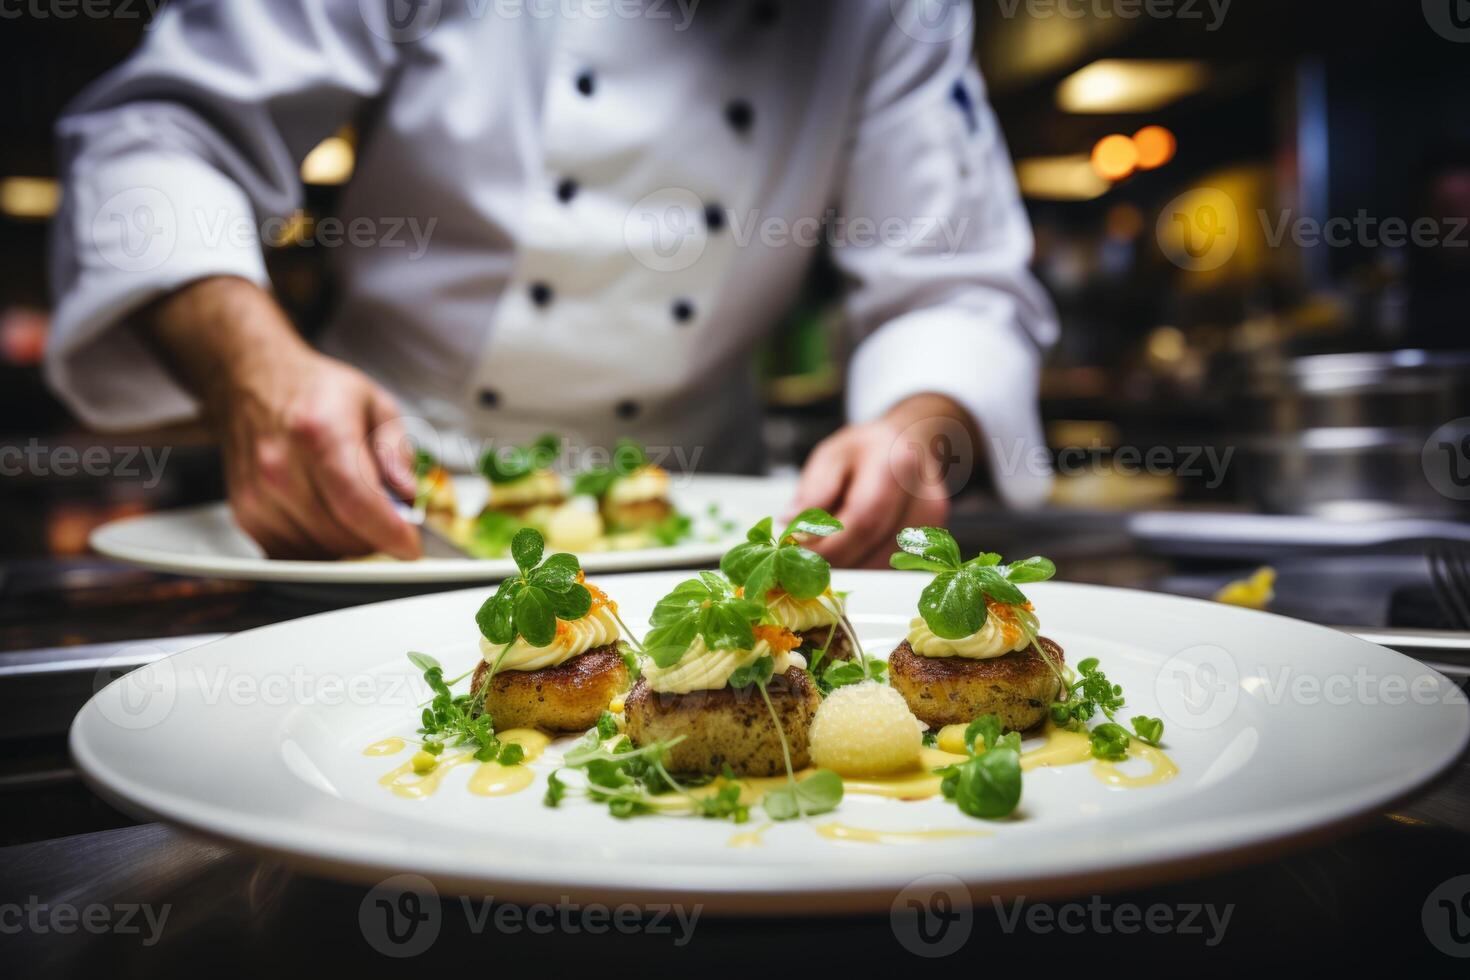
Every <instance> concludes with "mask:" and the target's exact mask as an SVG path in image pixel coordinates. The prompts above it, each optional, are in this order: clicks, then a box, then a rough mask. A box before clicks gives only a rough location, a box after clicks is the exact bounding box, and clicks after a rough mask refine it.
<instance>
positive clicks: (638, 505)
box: [602, 500, 674, 532]
mask: <svg viewBox="0 0 1470 980" xmlns="http://www.w3.org/2000/svg"><path fill="white" fill-rule="evenodd" d="M673 512H674V505H673V504H671V503H669V502H668V501H667V500H635V501H633V502H631V503H626V504H612V503H604V504H603V505H602V518H603V520H605V521H607V526H608V528H609V529H610V530H612V531H615V532H616V531H642V530H646V529H647V528H650V527H654V526H655V525H657V524H659V523H660V522H661V521H663V520H664V519H665V518H667V517H668V516H669V515H670V514H672V513H673Z"/></svg>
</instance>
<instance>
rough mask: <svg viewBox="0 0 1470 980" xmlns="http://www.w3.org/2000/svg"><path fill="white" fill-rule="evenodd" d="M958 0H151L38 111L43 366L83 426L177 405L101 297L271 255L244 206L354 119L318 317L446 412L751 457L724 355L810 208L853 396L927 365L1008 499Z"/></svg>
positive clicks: (1014, 488) (1024, 349)
mask: <svg viewBox="0 0 1470 980" xmlns="http://www.w3.org/2000/svg"><path fill="white" fill-rule="evenodd" d="M972 16H973V15H972V13H971V12H970V5H969V4H953V3H943V2H938V0H913V2H910V0H805V2H787V3H774V2H770V0H703V2H700V0H416V2H414V0H228V2H226V0H175V2H172V3H170V4H168V5H167V6H166V7H165V8H164V9H163V10H162V11H161V13H160V14H159V15H158V17H157V19H156V20H155V21H154V23H153V24H152V26H151V29H150V30H149V31H148V32H147V35H146V38H145V40H144V41H143V43H142V46H141V47H140V48H139V50H138V51H137V52H136V53H135V54H134V55H133V56H132V57H131V58H130V59H129V60H128V61H127V62H125V63H124V64H122V65H121V66H120V67H118V68H117V69H115V70H114V71H112V72H111V73H110V74H108V75H107V76H105V77H104V78H102V79H101V80H99V81H98V82H97V83H96V84H95V85H93V86H92V87H91V88H90V89H89V90H88V91H86V92H85V93H83V94H82V95H81V96H80V97H79V98H78V99H77V100H76V102H75V103H74V104H73V105H72V106H71V107H69V109H68V111H67V113H66V114H65V115H64V117H63V118H62V120H61V122H60V124H59V138H60V147H61V157H62V161H63V170H64V180H65V184H64V194H63V198H64V202H63V206H62V208H61V211H60V213H59V216H58V220H57V223H56V227H55V232H54V235H53V255H52V267H53V279H54V283H55V287H56V290H57V297H58V305H57V308H56V313H55V319H54V323H53V329H52V335H51V341H50V346H49V350H48V354H47V364H46V369H47V374H48V377H49V379H50V381H51V383H52V385H53V386H54V388H55V389H56V390H57V391H58V392H59V393H60V394H61V396H62V397H63V398H64V399H65V400H66V401H67V402H68V403H69V404H70V406H71V407H72V408H73V409H74V410H75V411H76V412H77V414H78V415H79V416H80V417H81V418H82V419H83V420H85V421H86V422H88V423H90V424H92V425H95V426H98V427H101V428H109V429H118V428H125V427H137V426H143V425H153V424H162V423H168V422H173V421H179V420H183V419H186V418H188V417H190V416H192V415H193V414H194V413H195V411H196V406H195V404H194V402H193V400H192V399H191V398H190V396H189V395H188V394H187V393H186V392H185V391H184V390H183V389H182V388H180V387H179V386H178V384H177V383H176V382H174V381H173V380H172V379H171V378H170V376H169V375H168V373H167V372H166V371H165V370H164V369H163V367H162V366H161V365H160V364H159V363H158V362H157V361H156V360H155V358H154V356H153V355H152V354H151V353H150V352H149V350H148V349H147V348H146V347H145V346H144V345H143V344H142V343H140V341H139V340H138V338H137V337H136V336H135V335H134V334H133V333H132V332H131V331H129V330H127V329H124V328H122V327H121V326H120V324H119V320H120V319H121V318H122V317H123V316H125V315H126V314H127V313H128V312H129V311H131V310H133V309H136V308H137V307H138V306H140V305H141V304H143V303H145V302H147V301H149V300H150V299H153V298H155V297H157V296H159V295H160V294H163V293H166V292H168V291H170V290H173V289H176V288H178V287H180V286H183V285H185V284H187V283H189V282H191V281H193V280H196V279H199V278H201V277H204V276H213V275H233V276H239V277H242V278H245V279H248V280H251V281H253V282H256V283H258V284H260V285H262V286H268V284H269V283H268V278H267V275H266V271H265V266H264V262H263V259H262V244H261V237H262V236H261V234H260V229H262V227H264V225H265V223H266V222H267V221H268V219H274V220H275V221H277V222H278V221H279V220H280V219H281V218H282V217H283V216H286V215H289V214H290V213H292V212H293V211H294V209H296V208H297V207H299V205H300V202H301V197H302V187H301V183H300V177H299V168H300V164H301V161H302V159H303V158H304V157H305V156H306V154H307V153H308V151H310V150H311V149H312V147H313V146H315V145H316V144H317V143H318V142H319V141H320V140H322V139H323V138H324V137H326V136H329V135H331V134H332V133H333V132H335V131H337V130H338V129H339V127H340V126H341V125H342V124H343V123H344V122H345V121H348V120H357V121H358V122H359V127H360V130H361V133H362V137H361V145H360V147H359V151H358V155H357V160H356V169H355V172H354V174H353V176H352V179H351V181H350V182H349V184H348V186H347V187H346V189H345V191H344V194H343V199H342V204H341V218H342V220H343V222H344V223H345V226H346V228H348V229H352V228H353V227H357V228H358V229H359V230H360V231H361V232H362V234H361V235H358V236H356V240H357V244H355V245H353V244H343V245H341V246H340V247H338V248H336V249H334V251H333V253H332V260H333V262H334V263H335V267H336V270H337V273H338V276H339V281H340V285H341V301H340V303H339V306H338V308H337V310H336V312H335V315H334V317H333V318H332V320H331V322H330V323H329V324H328V325H327V328H326V330H325V332H324V334H323V340H322V347H323V349H324V350H325V351H326V352H327V353H329V354H332V355H335V356H338V357H341V358H343V359H345V360H347V361H349V362H351V363H353V364H355V365H357V366H358V367H360V368H361V369H363V370H364V371H365V372H367V373H368V374H369V375H370V376H372V377H374V378H375V379H377V380H378V381H380V382H381V383H383V384H384V385H385V386H386V387H387V388H388V389H389V390H390V391H392V392H394V393H395V394H396V395H397V396H398V397H399V398H400V400H401V402H402V403H403V405H404V410H405V414H406V415H408V416H411V417H415V418H419V419H427V420H428V421H429V422H430V423H431V424H432V425H433V426H435V427H436V428H437V429H438V430H439V432H440V433H441V436H442V437H443V440H444V443H445V444H453V443H454V441H455V436H456V434H458V435H463V436H464V437H465V439H464V444H468V445H474V444H477V443H476V440H483V437H485V436H487V435H493V436H494V437H495V438H496V439H499V440H506V441H516V440H523V439H529V438H532V437H534V436H537V435H539V434H541V433H543V432H545V431H547V430H553V431H560V432H563V433H567V434H569V436H570V437H571V438H572V439H573V440H574V441H578V440H580V441H581V442H582V443H583V444H586V445H608V444H610V443H611V442H612V440H613V439H614V438H615V437H616V436H619V435H627V436H631V437H633V438H635V439H638V440H640V441H642V442H644V443H647V444H649V445H652V446H680V447H684V448H685V449H686V451H693V450H696V449H697V450H699V451H701V452H702V453H703V457H702V460H701V463H702V465H704V466H706V467H714V468H727V469H735V468H745V467H748V466H749V465H751V464H752V462H753V461H754V460H755V459H757V458H758V451H759V450H758V446H759V438H758V437H759V426H758V424H757V421H756V420H757V419H758V418H759V415H758V399H757V391H756V387H755V384H754V378H753V373H752V369H751V368H750V366H749V365H750V363H751V358H750V356H749V355H750V354H751V351H752V349H753V348H754V347H755V346H756V344H757V342H758V340H759V339H760V337H761V336H762V335H763V334H765V333H766V332H767V331H768V330H769V329H770V328H771V327H772V326H773V325H774V324H775V323H776V322H777V321H778V319H779V318H780V317H781V315H782V314H783V312H784V311H786V310H787V309H788V308H789V306H790V304H791V303H792V302H793V300H794V299H795V298H796V296H797V294H798V290H799V287H800V285H801V283H802V281H803V277H804V274H805V272H806V270H807V267H808V264H809V262H810V260H811V258H812V256H813V254H814V252H815V247H814V246H815V245H816V243H817V242H818V241H822V242H825V243H826V244H828V245H830V246H831V253H832V255H833V258H834V261H835V262H836V264H837V266H838V268H839V269H840V270H841V271H842V272H843V274H844V276H845V278H846V279H847V280H848V284H849V285H848V289H847V293H846V299H845V311H844V312H845V321H846V324H847V327H848V329H849V331H850V337H851V340H852V343H853V350H852V353H851V358H850V363H849V376H848V384H847V396H846V397H847V410H848V414H849V417H850V419H851V420H853V421H865V420H869V419H873V418H876V417H879V416H880V415H882V414H883V413H884V412H885V411H886V410H887V409H888V408H890V407H891V406H893V405H894V404H895V403H897V402H899V401H901V400H903V399H904V398H906V397H908V396H911V395H913V394H916V393H919V392H938V393H942V394H946V395H949V396H950V397H952V398H954V399H955V400H956V401H958V402H959V403H961V404H962V405H964V406H966V407H967V408H968V409H969V410H970V412H972V413H973V415H974V416H975V418H976V419H977V420H978V422H979V424H980V426H981V427H982V429H983V430H984V433H985V436H986V443H987V445H986V446H985V451H984V452H982V453H980V454H979V456H980V458H982V459H983V458H985V457H986V456H988V458H989V461H990V464H991V466H992V467H993V468H995V470H996V471H997V472H998V473H999V476H998V479H997V482H998V484H999V487H1000V489H1001V492H1002V494H1003V495H1004V497H1005V498H1006V499H1007V500H1008V501H1010V502H1011V503H1014V504H1025V503H1031V502H1035V501H1037V500H1039V499H1040V498H1042V497H1044V495H1045V493H1046V490H1047V488H1048V486H1049V479H1050V477H1049V474H1048V473H1047V472H1046V471H1045V468H1044V467H1037V466H1036V465H1035V463H1034V458H1035V457H1034V455H1030V454H1028V449H1033V450H1034V448H1035V447H1037V446H1039V445H1041V444H1042V438H1041V432H1040V423H1039V419H1038V415H1037V408H1036V399H1037V378H1038V372H1039V363H1040V358H1041V353H1042V351H1043V349H1044V348H1045V346H1046V345H1048V344H1049V343H1051V342H1052V340H1053V339H1054V336H1055V331H1056V328H1055V324H1054V317H1053V315H1052V312H1051V308H1050V306H1049V304H1048V301H1047V299H1046V297H1045V295H1044V293H1043V292H1042V290H1041V289H1040V288H1039V286H1038V285H1037V284H1036V282H1035V281H1034V280H1033V279H1032V277H1031V276H1030V274H1029V273H1028V271H1027V264H1028V262H1029V260H1030V256H1031V250H1032V239H1031V234H1030V229H1029V227H1028V224H1027V220H1026V217H1025V214H1024V211H1023V209H1022V207H1021V204H1020V201H1019V196H1018V193H1017V190H1016V187H1015V183H1014V179H1013V175H1012V170H1011V166H1010V163H1009V160H1008V158H1007V153H1006V150H1005V147H1004V144H1003V141H1002V137H1001V134H1000V132H999V131H998V129H997V126H996V123H995V120H994V118H993V116H992V114H991V112H990V110H989V107H988V105H987V104H986V101H985V97H984V93H983V86H982V82H981V79H980V77H979V74H978V72H977V71H976V70H975V69H974V67H973V66H972V64H971V57H970V51H971V42H972V33H971V24H970V19H971V17H972ZM414 222H416V224H414ZM823 222H825V225H826V230H825V231H822V230H819V229H820V224H821V223H823ZM354 223H356V224H355V225H354ZM241 228H244V229H246V230H247V231H248V233H246V234H242V233H240V229H241ZM410 228H416V229H417V234H418V237H419V238H420V239H423V240H424V241H426V242H427V245H426V246H424V247H420V243H419V242H416V240H415V237H414V235H413V234H410V232H409V230H408V229H410ZM395 229H396V230H395ZM426 229H427V230H428V234H427V235H425V234H424V232H425V230H426ZM349 237H352V236H349ZM449 455H451V456H453V455H454V454H453V453H450V454H449ZM686 458H687V457H686Z"/></svg>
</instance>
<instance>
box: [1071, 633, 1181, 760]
mask: <svg viewBox="0 0 1470 980" xmlns="http://www.w3.org/2000/svg"><path fill="white" fill-rule="evenodd" d="M1124 704H1125V700H1124V698H1123V688H1122V687H1121V686H1120V685H1118V684H1114V683H1113V682H1112V681H1110V680H1108V675H1107V674H1105V673H1103V672H1102V670H1101V669H1100V668H1099V667H1098V660H1097V658H1096V657H1088V658H1087V659H1086V660H1083V661H1082V662H1080V663H1079V664H1077V679H1076V680H1075V681H1073V682H1072V683H1071V684H1068V685H1066V693H1065V697H1063V698H1061V699H1058V700H1056V701H1053V702H1052V704H1051V720H1052V721H1053V722H1054V723H1055V724H1057V725H1058V726H1060V727H1063V728H1068V729H1071V730H1073V731H1087V737H1088V739H1089V740H1090V742H1091V743H1092V754H1093V756H1094V757H1096V758H1098V759H1106V760H1109V761H1114V762H1116V761H1118V760H1120V759H1123V758H1125V757H1126V756H1127V754H1128V743H1129V741H1130V740H1131V739H1135V738H1136V739H1138V740H1139V741H1140V742H1144V743H1145V744H1148V745H1153V746H1157V745H1158V744H1159V742H1160V741H1162V740H1163V737H1164V722H1163V720H1162V719H1159V718H1151V717H1149V716H1148V715H1135V716H1134V717H1133V718H1132V719H1131V720H1130V724H1131V725H1132V728H1131V729H1130V728H1127V727H1124V726H1123V725H1122V724H1120V723H1118V720H1117V712H1119V711H1121V710H1123V705H1124ZM1098 712H1102V714H1103V716H1104V717H1105V718H1107V721H1106V722H1104V723H1103V724H1101V725H1098V726H1096V727H1095V728H1093V729H1091V730H1090V731H1088V730H1087V723H1088V722H1089V721H1091V720H1092V718H1093V716H1094V715H1096V714H1097V713H1098Z"/></svg>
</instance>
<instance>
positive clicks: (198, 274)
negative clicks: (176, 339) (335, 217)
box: [46, 0, 394, 429]
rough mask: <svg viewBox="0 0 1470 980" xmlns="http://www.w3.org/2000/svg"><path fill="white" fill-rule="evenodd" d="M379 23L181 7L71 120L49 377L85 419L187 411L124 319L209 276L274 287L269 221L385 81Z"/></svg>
mask: <svg viewBox="0 0 1470 980" xmlns="http://www.w3.org/2000/svg"><path fill="white" fill-rule="evenodd" d="M382 7H383V11H382V16H383V17H385V18H386V9H387V5H386V3H385V4H383V5H382ZM379 13H380V12H379V11H378V10H377V9H376V5H374V4H369V3H361V4H360V3H358V2H355V0H249V2H233V0H231V2H218V0H175V2H172V3H169V4H167V5H166V6H165V7H164V8H163V9H161V10H160V11H159V12H158V14H157V16H156V18H155V19H154V21H153V22H152V23H151V25H150V27H149V29H148V31H147V32H146V35H145V38H144V41H143V43H142V45H141V47H140V48H139V49H138V51H137V52H136V53H134V54H133V55H132V57H130V58H129V59H128V60H127V61H126V62H124V63H123V64H122V65H121V66H119V67H118V68H116V69H115V70H113V71H112V72H110V73H109V74H107V75H105V76H103V77H102V78H101V79H99V80H98V81H97V82H96V83H94V84H93V85H92V86H91V87H90V88H89V89H88V90H87V91H85V92H83V93H82V95H81V96H79V97H78V98H77V99H76V100H75V102H73V103H72V104H71V105H70V106H69V107H68V108H67V110H66V112H65V113H64V114H63V116H62V118H61V120H60V122H59V123H58V126H57V135H58V144H59V157H60V161H61V173H62V178H63V191H62V206H61V208H60V210H59V212H58V215H57V219H56V222H55V225H54V228H53V230H52V241H51V256H50V265H51V278H52V286H53V289H54V291H55V294H56V311H55V315H54V319H53V322H52V327H51V336H50V341H49V344H48V349H47V352H46V375H47V380H48V381H49V382H50V384H51V386H52V388H53V389H54V390H55V391H56V392H57V393H58V394H59V395H60V396H61V397H62V399H63V400H65V401H66V402H67V403H68V404H69V405H70V406H71V408H72V409H73V410H74V411H75V412H76V414H77V415H78V416H79V417H80V418H81V419H82V420H83V421H85V422H87V423H88V424H90V425H92V426H95V427H98V428H104V429H124V428H133V427H139V426H145V425H157V424H164V423H168V422H172V421H178V420H181V419H185V418H188V417H190V416H192V415H193V414H194V412H195V409H196V406H195V405H194V403H193V400H192V399H191V398H190V397H189V395H188V394H187V393H186V392H185V391H184V390H183V389H182V388H180V387H179V386H178V385H177V384H176V383H175V382H174V381H173V380H172V378H171V377H170V376H169V375H168V373H167V372H166V371H165V370H164V368H163V367H162V365H161V364H160V363H159V362H158V361H157V360H156V359H155V358H154V357H153V356H151V354H150V353H149V351H148V349H147V348H146V347H145V345H144V344H143V343H142V342H141V341H140V340H139V338H138V337H136V336H135V335H134V333H133V332H132V331H131V330H129V329H126V328H125V327H124V326H122V325H121V324H120V321H121V320H122V319H123V318H124V317H126V316H127V315H128V314H129V313H131V312H132V311H134V310H136V309H137V308H138V307H139V306H141V305H143V304H145V303H147V302H149V301H150V300H152V299H154V298H156V297H158V296H160V295H162V294H165V293H168V292H170V291H172V290H174V289H177V288H179V287H181V286H184V285H187V284H188V283H190V282H192V281H194V280H197V279H200V278H203V277H207V276H238V277H240V278H243V279H247V280H250V281H251V282H254V283H257V284H259V285H261V286H266V285H267V283H268V280H267V277H266V270H265V263H264V259H263V256H262V252H261V228H262V223H263V222H266V221H267V220H268V219H276V220H278V221H279V220H281V219H284V218H285V216H287V215H289V214H290V213H291V212H292V211H293V210H294V209H295V208H297V207H298V206H299V205H300V200H301V194H302V191H301V182H300V177H299V174H300V164H301V161H302V160H303V159H304V158H305V156H306V155H307V153H308V152H310V150H311V149H312V147H313V146H315V145H316V144H317V143H318V142H319V141H321V140H322V139H323V138H324V137H326V136H329V135H331V134H332V133H333V132H335V131H336V130H337V129H338V128H339V127H340V126H341V124H342V123H343V122H344V121H346V120H347V119H349V118H350V117H351V115H352V113H353V111H354V109H355V108H356V107H357V106H358V105H359V104H360V103H361V102H363V101H364V100H365V99H367V98H370V97H371V96H373V95H374V94H376V93H377V92H379V91H380V90H381V88H382V86H383V84H384V80H385V78H386V77H387V74H388V72H389V70H390V69H391V66H392V63H393V60H394V47H393V45H392V43H391V42H390V41H389V40H387V38H391V37H392V34H391V32H390V30H389V27H388V25H387V24H386V22H382V23H380V22H377V21H375V20H374V18H375V17H377V16H379Z"/></svg>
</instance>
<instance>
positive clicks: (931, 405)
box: [883, 392, 980, 446]
mask: <svg viewBox="0 0 1470 980" xmlns="http://www.w3.org/2000/svg"><path fill="white" fill-rule="evenodd" d="M883 421H885V422H887V423H888V424H889V425H891V426H893V427H894V428H895V429H897V430H898V431H899V432H904V431H907V430H908V429H910V428H912V427H914V426H918V427H919V428H920V429H923V430H928V431H933V432H939V431H944V430H950V431H952V430H953V428H954V426H955V425H956V424H958V425H959V426H960V427H962V428H963V429H964V431H965V435H966V436H968V437H969V439H970V444H971V445H974V446H978V445H979V444H980V426H979V425H978V424H977V423H976V421H975V418H974V416H972V415H971V414H970V412H969V410H968V409H966V408H965V407H964V406H963V405H961V404H960V403H959V402H957V401H955V400H954V399H953V398H950V397H949V396H948V395H941V394H939V393H937V392H921V393H919V394H917V395H910V396H909V397H908V398H905V399H904V400H903V401H901V402H899V403H898V404H896V405H894V406H893V407H892V408H890V409H889V410H888V411H887V412H885V413H884V415H883ZM925 441H926V442H927V440H925Z"/></svg>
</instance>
